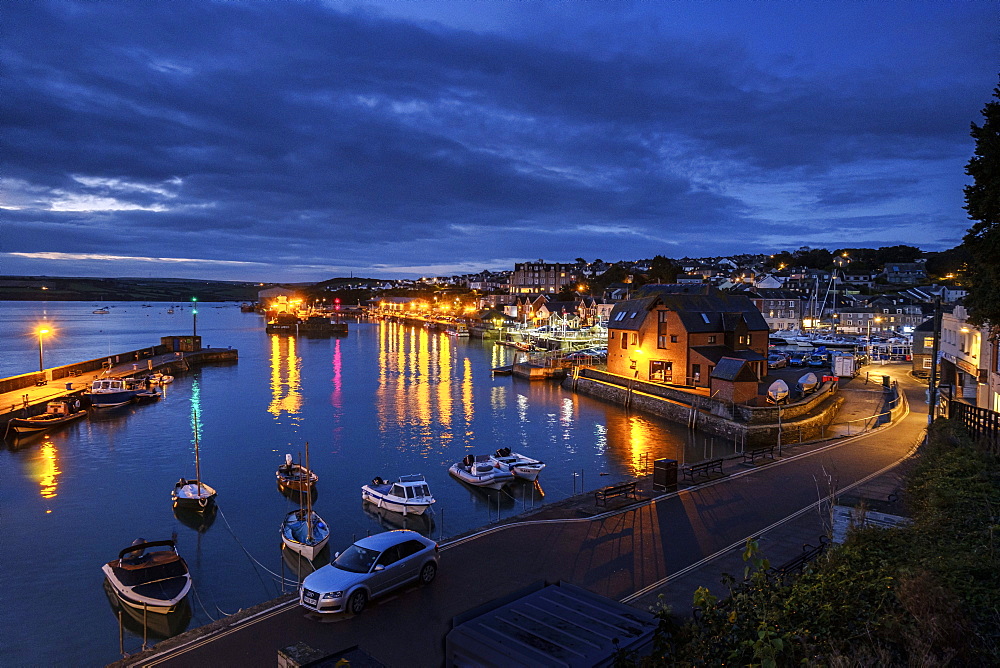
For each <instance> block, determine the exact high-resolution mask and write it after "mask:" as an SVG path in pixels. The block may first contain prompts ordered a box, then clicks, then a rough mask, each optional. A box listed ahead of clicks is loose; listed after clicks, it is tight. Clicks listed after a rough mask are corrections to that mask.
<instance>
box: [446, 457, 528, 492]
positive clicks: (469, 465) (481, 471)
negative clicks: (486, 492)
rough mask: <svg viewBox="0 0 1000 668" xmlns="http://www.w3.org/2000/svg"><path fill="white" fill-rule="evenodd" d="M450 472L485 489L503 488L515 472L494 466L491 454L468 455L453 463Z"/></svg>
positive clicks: (465, 481) (511, 479)
mask: <svg viewBox="0 0 1000 668" xmlns="http://www.w3.org/2000/svg"><path fill="white" fill-rule="evenodd" d="M448 473H450V474H451V475H452V476H454V477H455V478H458V479H459V480H461V481H462V482H464V483H468V484H469V485H473V486H475V487H482V488H483V489H501V488H502V487H503V486H504V485H506V484H508V483H510V482H512V481H513V480H514V474H513V473H510V472H509V471H501V470H500V469H498V468H497V467H496V466H494V465H493V462H491V461H490V457H489V455H466V456H465V457H464V458H463V459H462V461H460V462H455V463H454V464H452V465H451V467H449V469H448Z"/></svg>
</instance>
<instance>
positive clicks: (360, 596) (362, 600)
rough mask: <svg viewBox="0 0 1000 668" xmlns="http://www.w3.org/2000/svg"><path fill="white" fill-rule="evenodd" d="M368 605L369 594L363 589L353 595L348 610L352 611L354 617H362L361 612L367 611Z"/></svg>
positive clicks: (349, 600)
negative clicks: (366, 606)
mask: <svg viewBox="0 0 1000 668" xmlns="http://www.w3.org/2000/svg"><path fill="white" fill-rule="evenodd" d="M367 603H368V594H366V593H365V592H364V590H363V589H359V590H358V591H356V592H354V593H353V594H351V598H350V599H348V601H347V609H348V610H350V611H351V614H352V615H360V614H361V611H362V610H364V609H365V605H366V604H367Z"/></svg>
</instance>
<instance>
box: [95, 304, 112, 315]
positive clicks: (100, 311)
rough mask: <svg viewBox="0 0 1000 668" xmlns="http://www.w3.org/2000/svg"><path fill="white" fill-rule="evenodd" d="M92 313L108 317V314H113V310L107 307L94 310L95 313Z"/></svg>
mask: <svg viewBox="0 0 1000 668" xmlns="http://www.w3.org/2000/svg"><path fill="white" fill-rule="evenodd" d="M91 313H96V314H98V315H106V314H108V313H111V310H110V309H109V308H108V307H106V306H105V307H104V308H98V309H94V310H93V311H91Z"/></svg>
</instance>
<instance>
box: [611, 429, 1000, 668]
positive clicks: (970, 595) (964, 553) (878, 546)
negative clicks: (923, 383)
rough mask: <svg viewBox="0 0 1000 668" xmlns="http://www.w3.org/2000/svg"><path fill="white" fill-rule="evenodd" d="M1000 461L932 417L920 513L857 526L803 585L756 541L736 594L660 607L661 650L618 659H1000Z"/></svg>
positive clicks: (918, 484)
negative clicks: (787, 576) (785, 577)
mask: <svg viewBox="0 0 1000 668" xmlns="http://www.w3.org/2000/svg"><path fill="white" fill-rule="evenodd" d="M998 483H1000V466H998V463H997V460H996V458H994V457H992V456H990V455H989V454H987V453H984V452H982V451H980V450H979V449H977V448H976V447H975V445H974V444H973V443H972V442H971V441H970V439H969V438H968V436H967V435H966V434H965V433H964V431H963V430H962V429H961V427H960V426H958V425H955V424H952V423H950V422H948V421H946V420H938V421H937V422H935V423H934V425H932V428H931V432H930V439H929V443H928V444H927V445H925V446H923V447H921V449H920V450H919V452H918V454H917V458H916V465H915V466H914V467H913V469H912V471H911V473H910V474H909V476H908V481H907V494H908V497H907V498H908V499H909V500H910V501H911V503H910V505H911V507H912V508H913V515H914V518H913V519H914V523H913V524H912V525H911V526H908V527H902V528H895V529H878V528H861V529H856V530H853V531H852V532H851V533H850V534H849V536H848V539H847V541H846V542H845V543H844V544H843V545H841V546H837V547H834V548H832V549H830V550H828V551H827V553H826V555H824V556H823V557H821V558H820V559H818V560H817V561H816V562H814V564H813V565H812V566H811V567H808V568H807V569H806V572H805V573H804V574H803V575H802V576H801V577H799V578H798V579H797V580H795V581H794V582H793V583H791V584H790V585H789V584H783V583H782V582H781V581H778V580H776V579H774V578H770V577H768V575H767V569H768V563H767V560H766V559H765V558H764V557H763V556H762V555H761V554H759V551H758V548H757V545H756V544H755V543H753V542H750V543H748V544H747V549H746V551H745V553H744V561H745V562H746V563H747V567H746V569H745V571H744V574H743V579H742V580H736V579H735V578H733V577H731V576H729V575H726V576H724V578H723V583H725V584H727V585H728V587H729V592H730V593H729V596H728V597H726V598H725V599H721V600H717V599H715V598H714V597H713V596H711V595H710V594H709V593H708V590H706V589H704V588H699V589H698V591H696V592H695V605H696V606H697V607H699V608H700V609H701V613H700V615H699V616H698V617H697V618H696V619H694V620H690V621H687V622H685V623H681V622H679V621H678V620H676V619H672V620H671V621H670V622H669V623H668V622H667V621H665V620H666V619H667V618H669V615H670V613H669V611H666V610H659V611H658V614H659V616H660V617H661V628H660V631H659V632H658V637H657V639H656V652H655V653H654V654H653V655H652V656H648V657H643V658H641V659H640V658H637V657H619V665H647V666H660V665H671V666H674V665H680V666H698V665H722V664H740V665H761V666H779V665H791V664H804V665H836V666H854V665H879V666H881V665H899V666H905V665H945V664H949V663H953V664H957V665H1000V649H998V638H1000V568H998V566H1000V563H998V554H997V547H998V545H997V542H998V539H1000V522H998V518H997V513H998V511H1000V484H998Z"/></svg>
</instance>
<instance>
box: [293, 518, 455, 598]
mask: <svg viewBox="0 0 1000 668" xmlns="http://www.w3.org/2000/svg"><path fill="white" fill-rule="evenodd" d="M439 559H440V556H439V551H438V545H437V543H435V542H434V541H432V540H431V539H429V538H425V537H424V536H421V535H420V534H419V533H417V532H416V531H409V530H407V529H400V530H398V531H385V532H383V533H378V534H375V535H374V536H368V537H367V538H362V539H361V540H359V541H358V542H356V543H354V544H353V545H351V546H350V547H349V548H347V549H346V550H344V551H343V552H338V553H337V556H336V558H335V559H334V560H333V562H331V563H330V564H329V565H327V566H323V567H322V568H320V569H318V570H317V571H316V572H314V573H310V574H309V575H307V576H306V579H305V580H303V581H302V585H301V586H300V587H299V604H300V605H301V606H302V607H304V608H307V609H309V610H311V611H313V612H318V613H321V614H330V613H335V612H344V611H349V612H351V613H353V614H355V615H357V614H359V613H360V612H361V611H362V610H364V609H365V605H367V603H368V601H369V600H371V599H373V598H375V597H376V596H381V595H382V594H385V593H387V592H390V591H392V590H393V589H397V588H399V587H401V586H403V585H405V584H407V583H409V582H414V581H420V582H421V583H422V584H430V583H431V582H433V581H434V577H435V576H436V575H437V568H438V561H439Z"/></svg>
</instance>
